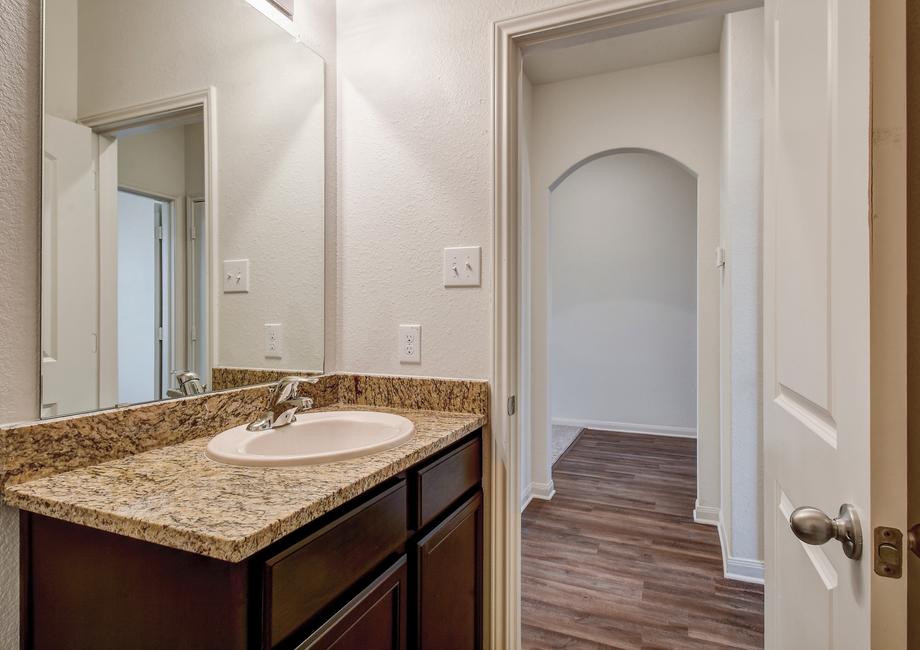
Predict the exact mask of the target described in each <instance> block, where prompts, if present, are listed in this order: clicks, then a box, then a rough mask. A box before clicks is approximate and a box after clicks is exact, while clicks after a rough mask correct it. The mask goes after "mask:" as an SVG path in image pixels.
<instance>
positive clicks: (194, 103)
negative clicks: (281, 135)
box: [77, 86, 222, 381]
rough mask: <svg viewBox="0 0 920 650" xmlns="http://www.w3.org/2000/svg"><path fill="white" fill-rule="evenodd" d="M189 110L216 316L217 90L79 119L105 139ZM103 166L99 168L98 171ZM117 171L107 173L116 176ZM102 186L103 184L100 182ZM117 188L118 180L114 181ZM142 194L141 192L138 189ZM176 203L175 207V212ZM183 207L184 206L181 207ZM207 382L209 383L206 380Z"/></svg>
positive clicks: (211, 348) (211, 362) (211, 341)
mask: <svg viewBox="0 0 920 650" xmlns="http://www.w3.org/2000/svg"><path fill="white" fill-rule="evenodd" d="M192 109H200V110H201V112H202V123H203V131H204V200H205V219H206V221H207V227H208V236H209V237H210V238H211V239H210V240H209V241H208V260H207V261H206V265H207V267H206V268H207V269H208V273H209V274H210V277H209V278H208V293H209V295H208V299H207V304H208V307H209V309H210V312H211V315H216V314H217V313H218V311H219V307H220V303H219V301H220V294H221V287H222V285H221V272H220V264H221V261H220V247H219V230H218V224H219V219H218V214H219V206H218V197H217V187H218V185H217V181H218V174H217V171H218V164H217V160H218V158H217V89H216V88H215V87H214V86H208V87H206V88H202V89H200V90H195V91H191V92H188V93H184V94H181V95H175V96H173V97H165V98H162V99H157V100H154V101H150V102H143V103H140V104H134V105H132V106H125V107H123V108H116V109H113V110H110V111H104V112H101V113H94V114H91V115H84V116H80V117H79V118H78V120H77V121H78V122H79V123H80V124H82V125H83V126H87V127H90V128H91V129H93V131H95V132H96V133H97V134H99V135H100V137H101V136H104V135H105V134H107V133H111V132H113V131H118V130H121V129H125V128H128V127H132V126H139V125H141V124H146V123H148V122H155V121H158V120H162V119H164V118H167V117H169V116H171V115H176V114H181V113H184V112H186V111H189V110H192ZM101 167H102V165H100V168H101ZM116 172H117V170H114V169H112V170H109V173H116ZM99 185H100V187H102V182H101V181H100V183H99ZM116 185H117V179H116ZM141 191H142V190H141ZM178 207H179V204H178V203H177V204H176V209H178ZM181 207H182V208H183V209H184V208H185V204H182V206H181ZM216 321H217V318H216V317H211V318H208V332H207V337H208V368H212V367H213V366H215V365H216V364H217V359H218V351H219V350H220V347H219V341H218V335H219V329H218V327H217V326H216V324H215V323H216ZM207 381H210V378H208V380H207Z"/></svg>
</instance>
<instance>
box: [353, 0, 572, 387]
mask: <svg viewBox="0 0 920 650" xmlns="http://www.w3.org/2000/svg"><path fill="white" fill-rule="evenodd" d="M564 4H568V3H567V2H560V1H559V0H462V1H455V2H431V0H399V1H398V2H396V1H393V0H349V1H348V2H340V3H339V16H338V34H339V50H338V68H339V85H340V87H339V107H338V110H339V121H340V141H339V146H340V148H339V156H340V159H339V166H340V175H339V210H340V211H339V219H340V222H339V228H340V229H339V237H340V239H339V243H338V248H339V288H338V293H339V299H340V319H339V336H340V341H339V350H340V356H339V360H338V367H339V368H340V369H342V370H361V371H362V372H376V373H404V374H410V373H411V374H423V375H436V376H448V377H473V378H482V377H488V376H489V374H490V372H491V367H490V363H491V351H492V334H491V329H492V319H491V299H492V296H491V284H492V264H491V260H490V259H489V257H490V256H489V251H490V248H491V241H492V135H491V131H492V129H491V120H492V102H491V96H492V85H491V76H492V23H493V21H495V20H498V19H502V18H508V17H511V16H515V15H520V14H524V13H527V12H530V11H535V10H538V9H545V8H548V7H553V6H560V5H564ZM466 245H481V246H482V247H483V278H482V280H483V282H482V288H473V289H469V288H464V289H450V290H448V289H445V288H444V287H443V286H442V276H441V264H442V256H443V253H442V249H443V248H444V247H447V246H466ZM343 252H344V254H343ZM400 323H420V324H421V325H422V363H421V364H420V365H414V366H413V365H401V364H400V363H399V360H398V355H397V328H398V325H399V324H400Z"/></svg>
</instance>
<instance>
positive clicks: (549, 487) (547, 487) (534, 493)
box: [521, 481, 556, 512]
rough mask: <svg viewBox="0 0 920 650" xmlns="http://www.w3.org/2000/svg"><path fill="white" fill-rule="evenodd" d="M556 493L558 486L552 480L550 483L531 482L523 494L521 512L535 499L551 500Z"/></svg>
mask: <svg viewBox="0 0 920 650" xmlns="http://www.w3.org/2000/svg"><path fill="white" fill-rule="evenodd" d="M555 495H556V486H555V484H554V483H553V482H552V481H550V482H549V483H531V484H530V485H528V486H527V487H525V488H524V491H523V493H522V494H521V512H524V510H525V509H526V508H527V506H529V505H530V502H531V501H533V500H534V499H541V500H543V501H549V500H550V499H552V498H553V497H554V496H555Z"/></svg>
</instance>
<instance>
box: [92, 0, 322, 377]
mask: <svg viewBox="0 0 920 650" xmlns="http://www.w3.org/2000/svg"><path fill="white" fill-rule="evenodd" d="M216 15H219V16H220V21H219V28H215V29H207V28H206V27H208V26H211V25H213V24H214V16H216ZM163 34H170V44H171V46H170V47H163V43H162V35H163ZM153 51H157V52H159V56H158V60H157V61H156V62H155V64H151V61H150V56H149V53H150V52H153ZM190 60H193V61H195V64H194V65H188V61H190ZM279 62H282V64H279ZM79 68H80V75H79V76H80V81H79V83H80V92H79V98H80V100H79V114H80V115H89V114H93V113H97V112H101V111H105V110H111V109H114V108H119V107H125V106H130V105H133V104H137V103H141V102H144V101H148V100H150V99H152V98H157V97H168V96H173V95H177V94H180V93H184V92H188V91H192V90H198V89H201V88H205V87H207V86H214V87H215V88H216V90H217V124H218V132H217V165H218V173H219V178H218V188H217V194H218V202H217V206H216V207H217V209H218V210H219V215H218V221H219V234H218V238H219V246H220V251H221V252H220V255H219V257H220V259H240V258H247V259H250V260H251V265H250V269H251V278H250V287H251V290H250V293H248V294H220V296H219V299H220V308H219V316H218V323H219V325H218V330H219V332H218V338H219V343H220V349H219V352H218V358H217V359H216V360H215V363H218V364H222V365H229V366H248V367H283V368H290V367H295V368H304V369H320V368H322V363H323V347H324V337H323V322H324V317H323V307H324V299H323V288H324V274H323V269H324V261H323V249H324V239H323V235H324V231H325V214H324V208H323V199H324V194H325V186H324V181H323V172H324V168H325V161H324V155H323V150H324V140H325V137H324V126H325V120H324V102H323V91H324V85H325V84H324V70H323V68H324V63H323V61H322V60H321V59H320V58H319V57H318V56H317V55H316V54H315V53H314V52H312V51H310V50H309V49H308V48H306V47H305V46H304V45H303V44H301V43H297V42H295V41H294V39H293V38H291V37H290V36H289V35H288V34H287V33H286V32H284V31H282V30H281V29H280V28H279V27H278V26H276V25H274V24H273V23H271V22H270V21H268V20H267V19H265V18H264V17H263V16H262V15H260V14H259V13H258V12H257V11H256V10H255V9H254V8H252V7H250V6H249V5H247V4H246V3H243V2H234V3H230V4H228V3H226V2H223V1H222V0H199V1H198V2H194V3H189V2H182V1H181V0H161V1H160V2H157V3H124V2H119V1H118V0H81V2H80V52H79ZM113 81H114V83H113ZM212 205H213V202H212ZM265 323H282V324H283V325H284V339H285V356H284V358H282V359H268V358H265V356H264V352H263V346H264V324H265Z"/></svg>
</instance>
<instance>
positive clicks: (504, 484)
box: [487, 0, 907, 650]
mask: <svg viewBox="0 0 920 650" xmlns="http://www.w3.org/2000/svg"><path fill="white" fill-rule="evenodd" d="M892 4H893V3H883V2H872V12H873V13H872V16H873V28H872V31H873V34H872V35H873V36H874V37H876V38H873V43H874V44H875V45H876V47H877V46H878V45H879V44H881V45H883V46H884V47H877V49H876V47H874V48H873V67H872V72H873V75H872V77H873V131H874V132H875V133H876V134H877V136H876V138H875V143H874V144H875V146H874V147H873V153H872V157H873V160H872V164H873V169H874V170H876V172H878V171H879V170H881V169H884V172H885V176H882V175H881V174H878V173H876V174H875V175H874V176H873V212H874V213H875V214H879V213H880V212H882V211H884V213H885V214H886V216H888V217H889V218H888V219H886V220H884V221H883V220H879V219H874V220H873V221H874V223H873V249H874V250H873V255H872V268H871V274H872V285H871V286H872V288H873V289H885V291H878V292H875V291H874V292H873V294H872V296H873V298H872V302H871V305H870V309H871V314H870V316H871V320H872V325H873V328H872V342H871V350H872V354H873V365H872V375H871V377H872V380H873V382H872V386H873V393H872V406H873V416H872V431H871V432H870V434H871V442H872V450H873V454H875V453H876V452H878V453H880V454H881V453H882V452H883V451H884V452H885V455H884V456H879V457H878V461H879V466H881V465H882V463H884V466H886V469H888V465H889V464H890V463H895V464H896V467H897V469H896V470H895V471H894V472H893V474H894V475H895V476H892V473H886V480H885V483H884V485H878V486H877V485H876V482H877V477H879V476H880V474H881V472H874V473H873V483H872V487H873V500H872V501H873V503H872V508H873V510H875V511H876V512H877V513H878V512H884V513H885V515H886V517H887V516H890V517H891V522H892V523H891V524H889V525H898V526H899V527H902V530H903V526H904V524H906V519H905V517H906V510H905V509H904V508H902V507H901V503H904V504H906V490H905V491H904V492H903V494H898V493H897V485H899V484H901V483H902V481H901V479H902V478H903V484H906V462H905V461H904V458H906V361H905V360H906V250H904V249H905V245H904V242H905V241H906V237H905V233H906V223H907V218H906V206H905V205H904V201H903V200H902V199H901V197H902V195H903V194H904V192H905V190H904V188H905V187H906V171H907V170H906V162H905V160H904V151H903V133H904V131H903V130H900V129H905V130H906V117H905V116H904V115H903V111H901V112H899V109H898V107H899V106H901V105H902V104H903V98H904V96H905V95H906V78H905V76H901V77H898V76H897V75H892V74H890V71H891V68H890V66H892V65H894V66H895V68H894V69H895V70H901V69H903V67H904V56H905V51H906V45H905V43H904V42H903V41H902V39H897V38H894V39H891V38H887V34H886V38H880V36H881V34H884V33H885V32H884V31H882V30H885V29H888V30H891V29H893V28H894V26H896V25H897V20H898V18H899V16H900V18H901V20H902V23H901V24H902V25H903V15H904V14H903V12H904V8H903V6H901V5H902V3H901V2H899V3H897V4H898V6H897V7H892V6H891V5H892ZM762 5H763V2H762V1H761V0H586V1H585V2H580V3H577V4H573V5H568V6H564V7H560V8H557V9H551V10H547V11H542V12H537V13H532V14H528V15H524V16H519V17H514V18H510V19H507V20H501V21H497V22H496V23H494V25H493V52H492V55H493V57H492V58H493V69H492V82H493V94H492V101H493V129H492V137H493V215H494V216H493V239H492V265H493V268H494V273H493V286H492V290H493V298H492V300H493V314H492V315H493V336H492V382H493V391H492V398H493V399H492V406H491V429H492V436H491V438H492V442H491V445H492V455H491V457H492V462H491V464H490V473H489V482H490V487H491V489H490V494H491V496H490V504H489V506H490V507H489V529H490V535H489V575H488V581H489V601H490V604H491V606H490V608H489V620H488V621H487V629H488V630H489V634H488V636H489V638H488V639H487V642H489V644H490V647H491V648H493V649H494V650H502V649H505V648H508V649H510V648H517V647H519V646H520V640H521V520H520V504H521V494H520V492H521V486H520V448H521V445H520V430H519V422H518V417H517V416H516V410H517V409H516V408H514V407H517V408H520V406H519V405H514V404H513V402H512V400H513V399H514V398H515V396H517V395H519V394H520V392H519V389H518V376H517V375H518V363H519V359H518V350H519V347H518V346H519V329H518V308H519V301H518V298H519V289H518V284H519V281H520V278H519V276H518V254H519V232H520V225H521V224H520V215H519V212H518V202H519V183H518V166H519V161H518V127H519V124H518V120H519V107H520V106H519V99H520V98H519V89H518V75H519V72H520V69H521V64H522V54H523V51H524V50H525V49H536V48H552V47H559V46H560V45H563V44H565V43H577V42H579V41H588V40H594V39H598V38H604V37H610V36H616V35H620V34H625V33H630V32H636V31H643V30H646V29H651V28H654V27H663V26H666V25H669V24H674V23H678V22H685V21H687V20H693V19H696V18H702V17H705V16H711V15H715V14H726V13H731V12H736V11H742V10H744V9H750V8H754V7H758V6H762ZM882 5H886V6H882ZM899 12H900V13H899ZM886 69H887V70H889V74H888V75H884V74H881V73H883V72H884V71H885V70H886ZM889 129H893V130H889ZM886 133H888V134H890V135H894V136H895V137H892V138H885V137H882V136H884V135H885V134H886ZM899 134H900V135H901V138H900V145H901V146H899V140H898V138H897V136H898V135H899ZM880 221H881V223H880ZM882 253H884V254H882ZM883 387H885V389H883ZM524 406H525V407H526V406H527V405H524ZM886 414H888V415H887V417H886ZM902 414H903V417H902ZM882 427H887V428H886V429H885V431H887V433H883V430H882ZM892 443H894V444H892ZM886 450H887V451H886ZM898 455H900V459H898V458H897V457H898ZM892 485H894V486H895V489H894V490H892ZM877 487H878V488H879V489H876V488H877ZM876 494H878V495H879V497H880V498H879V500H878V501H877V500H876V497H875V495H876ZM883 494H884V496H885V497H887V499H888V501H887V502H886V503H885V504H884V507H883V503H882V495H883ZM891 499H894V502H892V501H891ZM870 538H871V537H870ZM905 585H906V583H905V582H904V581H893V580H890V579H884V578H878V577H877V576H876V577H875V580H874V582H873V589H874V590H881V591H882V592H885V593H888V594H891V593H893V592H894V593H898V592H900V591H901V590H903V591H904V592H905V593H906V586H905ZM768 588H769V586H768ZM876 593H878V591H876ZM902 600H903V602H904V607H906V597H905V598H903V599H902ZM876 610H881V608H873V612H872V616H873V634H876V632H877V633H878V634H881V635H883V634H885V628H886V626H888V625H889V624H890V623H892V622H894V621H897V620H901V619H900V617H901V616H906V611H899V612H887V613H886V612H881V611H879V612H876ZM880 638H881V637H880ZM886 647H887V646H886Z"/></svg>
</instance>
